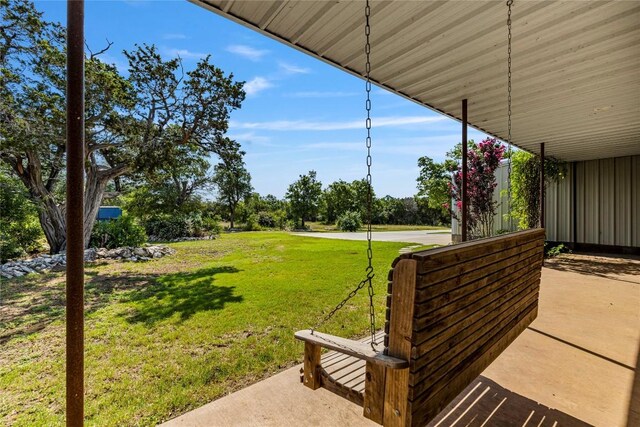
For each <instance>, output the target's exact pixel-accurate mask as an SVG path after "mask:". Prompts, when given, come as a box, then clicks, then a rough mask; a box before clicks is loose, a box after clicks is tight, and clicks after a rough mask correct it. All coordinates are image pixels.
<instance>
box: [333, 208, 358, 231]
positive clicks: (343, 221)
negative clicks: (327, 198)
mask: <svg viewBox="0 0 640 427" xmlns="http://www.w3.org/2000/svg"><path fill="white" fill-rule="evenodd" d="M336 225H337V226H338V229H340V230H342V231H352V232H353V231H358V229H359V228H360V227H362V220H361V219H360V214H359V213H358V212H353V211H347V212H345V213H344V214H342V215H341V216H339V217H338V220H337V221H336Z"/></svg>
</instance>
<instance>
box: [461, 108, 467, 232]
mask: <svg viewBox="0 0 640 427" xmlns="http://www.w3.org/2000/svg"><path fill="white" fill-rule="evenodd" d="M467 149H468V148H467V100H466V99H463V100H462V190H461V192H462V233H461V234H462V236H461V238H462V241H463V242H466V241H467V230H468V229H469V224H468V221H469V219H468V213H469V196H468V193H467V183H468V180H467V171H468V169H467Z"/></svg>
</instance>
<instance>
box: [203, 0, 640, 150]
mask: <svg viewBox="0 0 640 427" xmlns="http://www.w3.org/2000/svg"><path fill="white" fill-rule="evenodd" d="M191 1H192V2H193V3H195V4H198V5H201V6H203V7H205V8H206V9H208V10H211V11H214V12H215V13H217V14H220V15H222V16H224V17H226V18H229V19H231V20H233V21H236V22H239V23H241V24H243V25H245V26H247V27H249V28H252V29H254V30H256V31H259V32H261V33H263V34H265V35H268V36H269V37H272V38H274V39H276V40H279V41H281V42H283V43H286V44H288V45H290V46H293V47H295V48H296V49H298V50H301V51H303V52H306V53H308V54H310V55H312V56H315V57H317V58H319V59H321V60H323V61H325V62H328V63H330V64H332V65H335V66H337V67H339V68H341V69H343V70H346V71H348V72H350V73H352V74H354V75H357V76H362V74H363V73H364V49H363V46H364V2H363V1H338V0H332V1H317V0H316V1H291V0H285V1H274V0H260V1H245V0H236V1H234V0H191ZM371 4H372V17H371V25H372V31H371V41H372V53H371V58H372V71H371V77H372V80H373V81H374V82H375V83H376V84H377V85H379V86H381V87H384V88H386V89H388V90H390V91H393V92H395V93H398V94H400V95H402V96H403V97H405V98H408V99H411V100H413V101H415V102H417V103H419V104H421V105H424V106H427V107H429V108H431V109H434V110H436V111H439V112H441V113H443V114H446V115H447V116H450V117H453V118H456V119H460V117H461V100H462V99H464V98H467V99H468V103H469V124H470V125H471V126H473V127H475V128H477V129H479V130H482V131H485V132H487V133H489V134H491V135H494V136H496V137H498V138H501V139H505V138H506V128H507V115H506V113H507V108H506V104H507V88H506V84H507V77H506V73H507V28H506V16H507V7H506V4H505V2H504V1H454V0H449V1H398V0H396V1H379V0H374V1H372V2H371ZM512 16H513V60H512V63H513V138H512V139H513V143H514V144H516V145H517V146H519V147H521V148H524V149H526V150H528V151H531V152H538V151H539V144H540V143H541V142H544V143H545V149H546V150H545V151H546V153H547V155H549V156H554V157H557V158H561V159H564V160H569V161H573V160H589V159H597V158H608V157H617V156H626V155H633V154H640V2H639V1H623V0H619V1H579V0H578V1H576V0H570V1H538V0H516V1H515V3H514V6H513V15H512ZM373 123H374V126H375V116H374V122H373Z"/></svg>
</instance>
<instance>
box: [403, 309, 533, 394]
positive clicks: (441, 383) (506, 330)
mask: <svg viewBox="0 0 640 427" xmlns="http://www.w3.org/2000/svg"><path fill="white" fill-rule="evenodd" d="M536 314H537V304H532V305H531V306H529V307H527V308H526V309H525V310H523V311H522V312H520V313H519V314H518V316H517V317H515V318H513V319H511V321H510V322H509V323H508V324H507V325H505V326H503V327H502V328H501V329H498V330H496V331H495V332H494V333H492V334H491V335H490V338H489V339H488V340H485V341H484V342H483V344H482V345H480V346H478V347H475V348H474V349H473V351H472V352H470V353H467V354H465V357H464V359H462V360H460V361H459V363H457V364H456V365H455V366H454V369H449V370H448V371H447V372H445V374H444V375H440V374H441V372H436V373H434V375H436V376H438V378H436V381H434V382H433V384H431V385H430V386H429V387H428V388H427V389H426V390H423V392H422V393H420V394H419V395H414V394H413V393H411V394H412V397H411V399H410V400H411V401H412V402H413V403H415V404H416V405H422V404H424V403H426V401H427V400H429V399H430V396H432V395H434V394H436V393H438V392H439V391H440V390H441V389H442V388H449V387H451V386H452V385H451V383H452V381H455V380H456V379H457V378H459V377H465V378H466V381H463V380H460V381H461V383H463V382H466V384H467V385H468V384H470V383H471V381H473V379H475V377H476V376H478V374H479V372H478V373H476V374H475V375H470V374H469V373H468V371H469V368H470V367H472V366H480V365H483V366H484V367H483V368H482V370H483V369H484V368H486V367H487V366H489V365H490V364H491V362H492V361H493V359H492V358H491V357H489V356H490V355H486V354H485V353H487V352H488V351H489V349H491V348H493V347H494V346H495V345H498V344H500V343H501V342H505V341H506V340H503V339H502V338H505V337H508V336H511V335H510V334H512V331H513V330H514V328H515V327H516V326H517V325H518V324H520V322H521V321H522V320H523V319H530V321H533V320H534V319H535V315H536ZM519 333H520V332H518V333H517V334H515V335H513V339H515V338H516V337H517V336H518V335H519ZM509 342H511V341H509ZM504 348H506V346H505V347H504ZM497 355H498V354H495V356H496V357H497ZM482 370H481V371H480V372H482ZM465 387H466V385H465ZM463 388H464V387H463ZM461 390H462V389H460V390H459V391H461Z"/></svg>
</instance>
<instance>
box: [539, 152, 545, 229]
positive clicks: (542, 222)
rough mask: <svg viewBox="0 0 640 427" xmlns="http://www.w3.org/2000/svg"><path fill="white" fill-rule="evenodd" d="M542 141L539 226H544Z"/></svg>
mask: <svg viewBox="0 0 640 427" xmlns="http://www.w3.org/2000/svg"><path fill="white" fill-rule="evenodd" d="M544 192H545V185H544V142H541V143H540V228H544Z"/></svg>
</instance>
